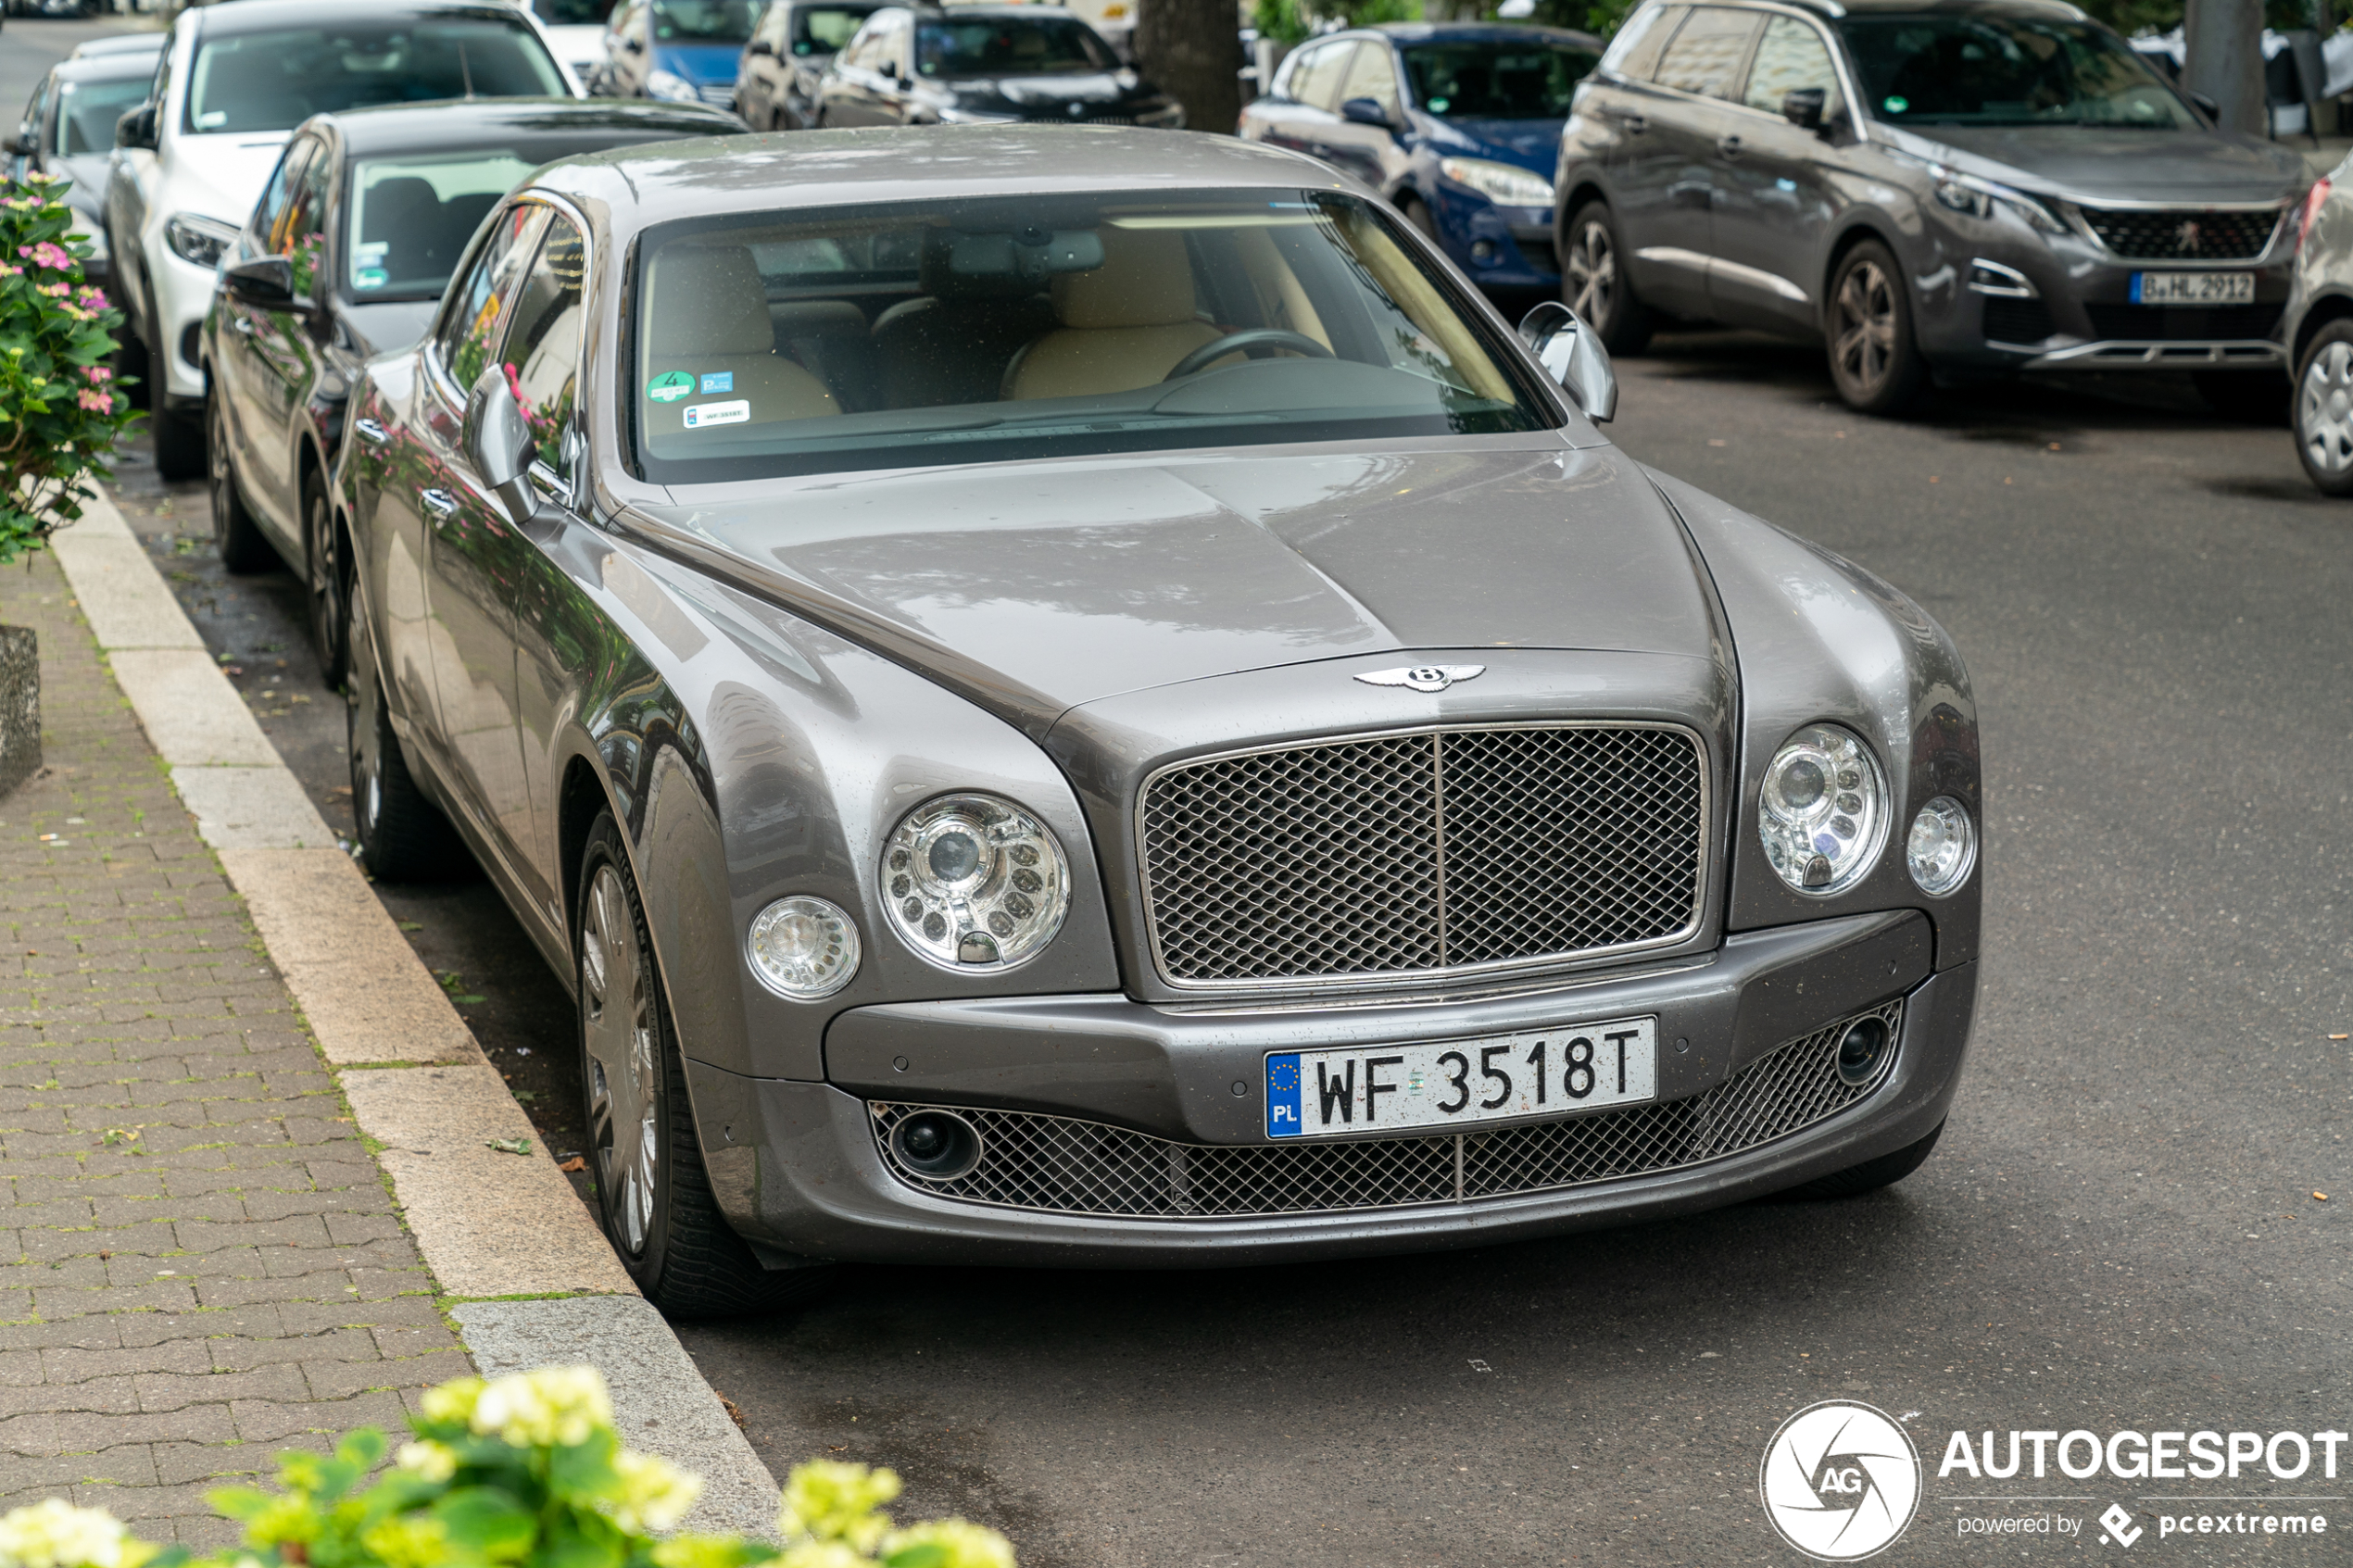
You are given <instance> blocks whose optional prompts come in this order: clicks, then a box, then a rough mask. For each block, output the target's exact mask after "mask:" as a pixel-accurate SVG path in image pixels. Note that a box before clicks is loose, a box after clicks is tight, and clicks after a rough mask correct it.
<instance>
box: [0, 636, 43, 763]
mask: <svg viewBox="0 0 2353 1568" xmlns="http://www.w3.org/2000/svg"><path fill="white" fill-rule="evenodd" d="M39 771H41V643H40V640H39V639H38V638H37V637H36V636H34V634H33V631H32V628H31V627H30V626H0V795H6V794H7V793H8V792H9V791H10V790H12V789H14V788H16V787H17V785H19V784H22V783H24V781H25V780H27V779H29V778H31V777H32V775H33V774H35V773H37V772H39Z"/></svg>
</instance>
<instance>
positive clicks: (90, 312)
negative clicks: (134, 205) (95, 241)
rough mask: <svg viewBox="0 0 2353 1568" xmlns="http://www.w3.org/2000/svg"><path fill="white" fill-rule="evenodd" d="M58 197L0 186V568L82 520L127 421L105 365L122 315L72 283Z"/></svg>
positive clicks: (76, 258)
mask: <svg viewBox="0 0 2353 1568" xmlns="http://www.w3.org/2000/svg"><path fill="white" fill-rule="evenodd" d="M65 190H66V182H65V181H63V180H58V179H54V178H52V177H50V176H48V175H45V174H41V173H37V172H36V173H29V174H28V175H26V177H25V179H24V180H23V181H22V182H17V181H0V565H6V563H8V562H9V561H12V560H14V559H16V558H17V557H18V556H19V554H20V553H22V552H23V551H25V550H27V549H30V548H31V547H33V546H37V545H39V544H40V543H41V541H42V540H44V539H45V538H47V537H48V536H49V532H50V530H52V529H54V528H56V527H57V525H58V524H59V523H61V522H69V521H72V520H73V519H75V518H78V517H80V516H81V515H82V497H83V496H86V495H93V494H94V488H93V486H94V484H95V483H99V482H103V481H105V480H108V479H111V478H113V477H114V472H113V470H112V469H111V468H109V467H108V466H107V459H108V458H111V457H112V456H113V454H114V449H115V445H116V443H117V442H118V441H120V439H121V436H122V432H123V428H124V427H125V426H126V425H128V424H129V423H130V422H131V421H132V420H133V419H135V418H136V417H137V416H136V415H135V414H134V413H133V412H132V408H131V402H130V399H129V398H128V397H127V396H125V395H124V394H123V391H122V388H121V387H120V385H119V384H117V383H115V381H114V372H113V371H112V370H108V369H107V358H108V357H109V356H111V355H112V354H113V353H114V351H115V332H116V330H117V329H118V328H120V326H121V325H122V314H121V312H120V311H118V310H116V309H115V308H114V307H112V306H110V305H108V304H107V296H106V295H104V294H103V293H101V292H100V291H99V290H97V289H94V288H91V287H89V286H88V285H86V284H85V283H83V282H82V258H83V257H86V256H88V255H89V253H90V247H89V243H88V242H87V241H83V240H77V239H75V238H74V237H73V235H72V227H73V211H72V209H71V208H70V207H67V206H66V200H65Z"/></svg>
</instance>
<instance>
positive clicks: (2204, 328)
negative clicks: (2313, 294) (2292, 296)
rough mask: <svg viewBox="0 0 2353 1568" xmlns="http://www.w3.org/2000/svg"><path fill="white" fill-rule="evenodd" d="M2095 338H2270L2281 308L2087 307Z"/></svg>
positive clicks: (2174, 340) (2170, 340) (2169, 340)
mask: <svg viewBox="0 0 2353 1568" xmlns="http://www.w3.org/2000/svg"><path fill="white" fill-rule="evenodd" d="M2083 308H2084V310H2085V311H2086V312H2087V313H2088V314H2089V315H2090V316H2091V318H2092V333H2093V335H2094V336H2095V337H2102V338H2123V339H2127V340H2133V341H2139V342H2164V343H2184V342H2190V343H2195V342H2203V341H2208V340H2211V339H2215V338H2259V337H2270V336H2271V329H2272V328H2273V327H2276V326H2278V325H2279V324H2280V311H2281V310H2282V309H2283V308H2284V307H2281V306H2278V305H2208V306H2185V305H2086V306H2085V307H2083Z"/></svg>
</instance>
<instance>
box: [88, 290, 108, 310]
mask: <svg viewBox="0 0 2353 1568" xmlns="http://www.w3.org/2000/svg"><path fill="white" fill-rule="evenodd" d="M82 307H83V308H85V309H89V310H104V309H105V308H106V307H107V291H106V290H104V289H83V290H82Z"/></svg>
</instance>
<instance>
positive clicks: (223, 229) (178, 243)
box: [163, 212, 237, 268]
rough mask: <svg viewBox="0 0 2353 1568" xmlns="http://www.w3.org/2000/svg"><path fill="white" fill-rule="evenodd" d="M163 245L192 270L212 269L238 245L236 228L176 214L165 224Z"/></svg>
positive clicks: (216, 219)
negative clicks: (191, 267)
mask: <svg viewBox="0 0 2353 1568" xmlns="http://www.w3.org/2000/svg"><path fill="white" fill-rule="evenodd" d="M163 243H164V244H166V245H170V247H171V254H172V255H174V256H176V257H179V258H180V259H181V260H182V261H185V262H187V263H189V264H190V265H191V266H195V267H205V268H214V267H219V266H220V258H221V257H223V256H226V255H227V254H228V253H229V247H230V246H231V245H235V244H236V243H237V226H236V225H235V224H234V223H223V222H222V221H221V220H220V219H218V218H203V217H199V216H198V215H197V214H195V213H193V212H175V213H173V214H172V215H171V216H170V218H168V219H166V220H164V224H163Z"/></svg>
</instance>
